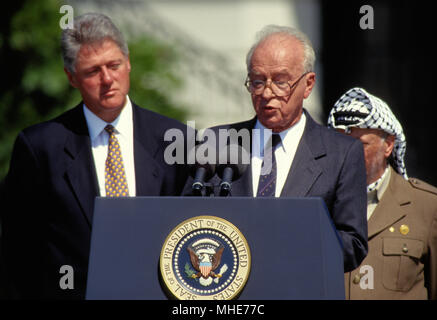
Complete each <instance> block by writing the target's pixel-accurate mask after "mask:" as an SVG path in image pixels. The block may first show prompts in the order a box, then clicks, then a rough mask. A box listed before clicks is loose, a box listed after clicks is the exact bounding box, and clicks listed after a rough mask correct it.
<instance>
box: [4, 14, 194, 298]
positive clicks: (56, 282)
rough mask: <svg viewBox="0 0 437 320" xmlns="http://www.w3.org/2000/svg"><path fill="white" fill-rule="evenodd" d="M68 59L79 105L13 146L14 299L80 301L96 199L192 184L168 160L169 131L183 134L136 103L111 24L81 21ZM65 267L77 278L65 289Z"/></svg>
mask: <svg viewBox="0 0 437 320" xmlns="http://www.w3.org/2000/svg"><path fill="white" fill-rule="evenodd" d="M62 52H63V58H64V67H65V72H66V74H67V76H68V79H69V81H70V83H71V85H72V86H74V87H75V88H77V89H78V90H79V91H80V93H81V96H82V98H83V101H82V102H80V103H79V104H78V105H77V106H76V107H75V108H73V109H72V110H70V111H67V112H66V113H64V114H62V115H60V116H59V117H57V118H56V119H53V120H51V121H48V122H44V123H40V124H37V125H34V126H32V127H30V128H27V129H25V130H23V131H22V132H21V133H20V134H19V136H18V138H17V140H16V142H15V145H14V150H13V154H12V159H11V163H10V170H9V173H8V175H7V177H6V181H5V191H6V195H5V200H6V201H7V203H8V205H9V207H8V210H7V211H4V212H3V217H2V218H3V239H2V258H1V262H2V263H3V264H4V268H5V275H4V279H5V280H6V281H7V285H6V291H7V297H9V298H31V299H38V298H50V299H53V298H54V299H64V298H65V299H70V298H72V299H83V298H84V297H85V290H86V280H87V269H88V255H89V250H90V237H91V229H92V221H93V220H92V219H93V208H94V199H95V197H96V196H108V197H109V196H166V195H168V196H173V195H179V194H180V192H181V189H182V187H183V184H184V182H185V180H186V178H187V173H186V170H185V167H182V166H180V167H178V166H175V165H168V164H167V163H166V161H165V159H164V150H165V148H166V147H167V143H166V142H165V141H164V134H165V132H166V131H167V130H168V129H174V128H176V129H179V130H182V131H183V132H186V127H185V126H183V125H182V124H181V123H179V122H177V121H175V120H172V119H169V118H166V117H164V116H161V115H158V114H156V113H153V112H151V111H148V110H145V109H142V108H140V107H138V106H137V105H135V104H134V103H133V102H131V101H130V99H129V97H128V96H127V94H128V91H129V72H130V70H131V65H130V61H129V55H128V49H127V45H126V43H125V41H124V39H123V36H122V34H121V33H120V31H119V30H118V29H117V28H116V27H115V26H114V24H113V23H112V22H111V20H110V19H109V18H108V17H106V16H104V15H101V14H84V15H82V16H79V17H76V18H75V24H74V29H71V30H70V29H67V30H64V31H63V34H62ZM64 265H66V266H69V267H71V269H61V267H62V266H64ZM63 270H72V271H73V276H74V278H73V279H74V281H73V283H69V284H68V286H67V288H66V289H65V287H66V286H65V285H64V286H62V285H61V284H62V283H61V282H62V281H60V280H61V277H62V276H64V273H65V271H63ZM108 281H111V279H108Z"/></svg>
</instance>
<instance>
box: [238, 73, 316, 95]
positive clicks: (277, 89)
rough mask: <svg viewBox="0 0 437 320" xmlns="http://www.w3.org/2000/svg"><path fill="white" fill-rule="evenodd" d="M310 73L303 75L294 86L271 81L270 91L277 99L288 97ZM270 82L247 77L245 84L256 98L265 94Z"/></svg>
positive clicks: (286, 82) (288, 82)
mask: <svg viewBox="0 0 437 320" xmlns="http://www.w3.org/2000/svg"><path fill="white" fill-rule="evenodd" d="M308 73H309V72H305V73H304V74H302V75H301V76H300V77H299V78H298V79H297V80H296V81H295V82H294V83H293V84H291V85H290V81H272V80H270V89H271V90H272V92H273V93H274V94H275V96H277V97H285V96H288V95H289V94H290V93H291V91H292V90H293V88H294V87H295V86H296V85H297V84H298V83H299V81H300V80H301V79H302V78H303V77H304V76H305V75H306V74H308ZM268 81H269V80H267V81H266V80H258V79H257V80H250V78H249V75H247V78H246V81H245V82H244V85H245V87H246V88H247V90H248V91H249V92H250V93H251V94H254V95H256V96H259V95H261V94H263V92H264V90H265V88H266V87H267V83H268Z"/></svg>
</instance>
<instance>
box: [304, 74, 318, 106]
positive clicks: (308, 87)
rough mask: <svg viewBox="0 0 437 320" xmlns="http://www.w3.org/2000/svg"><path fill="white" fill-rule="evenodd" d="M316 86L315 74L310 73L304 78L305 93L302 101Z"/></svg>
mask: <svg viewBox="0 0 437 320" xmlns="http://www.w3.org/2000/svg"><path fill="white" fill-rule="evenodd" d="M315 84H316V74H315V73H314V72H310V73H308V74H307V75H306V76H305V92H304V95H303V96H304V99H306V98H308V97H309V96H310V94H311V91H313V88H314V85H315Z"/></svg>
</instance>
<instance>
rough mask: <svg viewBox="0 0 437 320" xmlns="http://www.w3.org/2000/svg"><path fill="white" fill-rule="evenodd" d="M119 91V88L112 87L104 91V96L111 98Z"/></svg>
mask: <svg viewBox="0 0 437 320" xmlns="http://www.w3.org/2000/svg"><path fill="white" fill-rule="evenodd" d="M116 93H117V89H111V90H108V91H105V92H103V93H102V97H103V98H110V97H112V96H114V95H115V94H116Z"/></svg>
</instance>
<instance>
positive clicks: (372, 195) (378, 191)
mask: <svg viewBox="0 0 437 320" xmlns="http://www.w3.org/2000/svg"><path fill="white" fill-rule="evenodd" d="M390 177H391V170H390V166H387V168H386V169H385V171H384V173H383V174H382V176H381V178H379V179H378V180H377V181H375V182H374V183H372V184H371V185H369V187H370V186H372V185H373V186H374V187H373V188H371V189H370V190H368V191H367V199H368V200H372V201H375V202H379V201H380V200H381V199H382V196H383V195H384V192H385V190H387V187H388V183H389V182H390Z"/></svg>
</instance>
